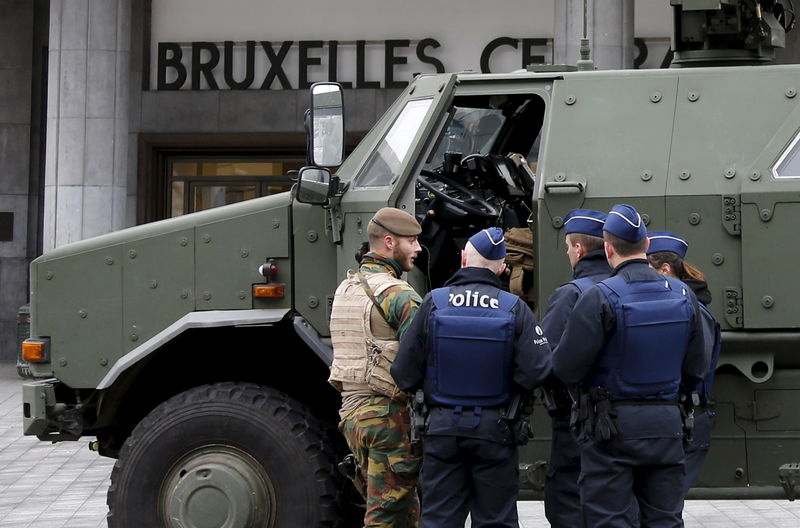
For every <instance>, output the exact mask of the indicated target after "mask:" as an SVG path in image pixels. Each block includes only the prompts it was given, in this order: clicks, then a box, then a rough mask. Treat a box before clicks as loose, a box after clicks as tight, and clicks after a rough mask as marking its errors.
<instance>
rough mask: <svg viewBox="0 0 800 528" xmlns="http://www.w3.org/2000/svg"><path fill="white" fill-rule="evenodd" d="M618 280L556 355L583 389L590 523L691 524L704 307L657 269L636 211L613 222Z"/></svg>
mask: <svg viewBox="0 0 800 528" xmlns="http://www.w3.org/2000/svg"><path fill="white" fill-rule="evenodd" d="M603 237H604V240H605V242H604V249H605V253H606V258H607V259H608V262H609V264H610V265H611V267H612V268H613V271H612V276H611V277H610V278H608V279H605V280H603V281H602V282H600V283H598V284H597V285H595V286H592V287H590V288H588V289H587V290H586V291H585V292H584V293H583V294H582V295H581V297H580V298H579V299H578V301H577V303H575V308H574V309H573V311H572V314H571V315H570V317H569V320H568V321H567V326H566V328H565V330H564V335H563V337H562V338H561V341H560V342H559V345H558V348H557V349H556V351H555V354H554V358H553V369H554V372H555V374H556V375H557V376H558V377H559V378H560V379H561V380H562V381H564V382H565V383H568V384H578V385H579V387H580V389H581V394H580V400H579V403H580V405H579V412H578V413H577V414H576V421H577V423H576V426H578V427H579V431H580V432H579V438H578V443H579V445H580V449H581V503H582V506H583V512H584V521H585V523H586V525H588V526H604V527H619V526H633V525H634V524H635V522H634V520H632V519H631V518H630V515H629V509H630V505H631V503H632V501H633V500H636V501H637V502H638V505H639V512H640V521H641V525H642V526H646V527H651V526H656V527H682V526H683V521H682V519H681V513H682V509H683V493H682V486H683V460H684V454H683V423H682V419H681V411H680V409H679V407H678V395H679V393H680V388H681V385H683V386H695V385H696V384H697V383H698V382H699V381H700V380H701V379H702V377H703V375H704V374H705V372H706V369H707V367H708V357H707V355H706V353H705V350H704V346H703V333H702V328H701V326H700V316H699V313H700V312H699V310H700V309H699V307H698V305H697V299H696V298H695V296H694V293H692V291H691V289H690V288H689V287H688V286H686V285H685V284H684V283H682V282H680V281H678V280H676V279H673V278H670V277H664V276H663V275H661V274H659V273H658V272H656V271H655V270H653V269H651V268H650V267H649V266H648V263H647V259H646V252H647V247H648V240H647V236H646V228H645V225H644V222H643V221H642V218H641V216H640V215H639V213H638V212H637V211H636V210H635V209H634V208H633V207H631V206H629V205H615V206H614V207H613V208H612V209H611V211H610V212H609V213H608V217H607V219H606V222H605V224H604V226H603Z"/></svg>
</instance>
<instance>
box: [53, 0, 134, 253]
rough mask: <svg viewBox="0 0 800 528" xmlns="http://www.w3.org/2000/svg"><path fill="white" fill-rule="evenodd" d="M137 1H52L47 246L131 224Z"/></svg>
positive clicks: (55, 245)
mask: <svg viewBox="0 0 800 528" xmlns="http://www.w3.org/2000/svg"><path fill="white" fill-rule="evenodd" d="M130 22H131V0H50V47H49V64H48V93H47V151H46V160H45V207H44V210H45V213H44V249H45V251H47V250H48V249H51V248H54V247H58V246H61V245H64V244H67V243H69V242H74V241H77V240H81V239H84V238H88V237H91V236H95V235H100V234H103V233H107V232H109V231H113V230H115V229H119V228H121V227H123V226H124V225H125V202H126V176H127V163H128V156H127V150H128V99H129V95H128V90H129V84H128V75H129V72H128V65H129V61H130Z"/></svg>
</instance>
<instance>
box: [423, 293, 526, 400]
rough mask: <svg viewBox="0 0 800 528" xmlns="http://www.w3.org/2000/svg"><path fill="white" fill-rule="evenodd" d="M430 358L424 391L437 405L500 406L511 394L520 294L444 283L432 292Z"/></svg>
mask: <svg viewBox="0 0 800 528" xmlns="http://www.w3.org/2000/svg"><path fill="white" fill-rule="evenodd" d="M431 298H432V300H433V303H434V305H435V307H436V309H435V310H433V312H432V314H431V321H430V346H431V351H432V354H431V359H430V362H429V366H428V369H427V375H426V378H425V395H426V397H427V399H428V402H429V403H431V404H433V405H443V406H449V407H458V406H462V407H498V406H501V405H505V404H506V403H508V401H509V400H510V397H511V381H512V369H513V356H514V328H515V317H514V313H513V312H512V310H513V309H514V306H516V304H517V302H518V301H519V298H518V297H517V296H516V295H512V294H510V293H507V292H504V291H500V290H498V296H497V297H492V296H490V295H487V294H486V293H483V292H479V291H474V290H466V291H464V292H452V291H451V290H450V289H449V288H439V289H436V290H433V292H431Z"/></svg>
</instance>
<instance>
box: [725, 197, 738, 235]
mask: <svg viewBox="0 0 800 528" xmlns="http://www.w3.org/2000/svg"><path fill="white" fill-rule="evenodd" d="M722 225H723V226H725V230H726V231H728V233H729V234H731V235H734V236H741V235H742V201H741V199H740V198H739V195H738V194H727V195H723V196H722Z"/></svg>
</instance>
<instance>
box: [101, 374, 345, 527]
mask: <svg viewBox="0 0 800 528" xmlns="http://www.w3.org/2000/svg"><path fill="white" fill-rule="evenodd" d="M335 463H336V453H335V450H334V448H333V445H332V443H331V442H330V439H329V437H328V435H327V433H326V432H325V427H324V426H323V424H322V423H321V422H319V421H318V420H317V419H316V418H314V417H313V416H312V414H311V412H310V411H309V410H308V409H307V408H306V407H304V406H303V405H301V404H300V403H298V402H297V401H295V400H292V399H291V398H289V397H288V396H286V395H285V394H283V393H281V392H279V391H276V390H274V389H270V388H266V387H260V386H258V385H254V384H246V383H221V384H215V385H204V386H201V387H196V388H194V389H191V390H188V391H186V392H183V393H181V394H178V395H177V396H174V397H173V398H171V399H169V400H167V401H166V402H164V403H162V404H161V405H159V406H158V407H156V408H155V409H154V410H153V411H152V412H151V413H150V414H149V415H147V416H146V417H145V418H144V419H143V420H142V421H141V422H140V423H139V424H138V425H137V426H136V428H135V429H134V430H133V433H132V434H131V435H130V437H129V438H128V439H127V440H126V441H125V445H124V446H123V448H122V449H121V450H120V456H119V460H117V463H116V464H115V465H114V470H113V471H112V473H111V486H110V488H109V490H108V508H109V515H108V526H109V527H110V528H142V527H146V526H152V527H156V526H158V527H181V528H205V527H212V526H213V527H224V528H256V527H257V528H262V527H275V528H299V527H316V526H331V527H332V526H337V525H338V514H337V507H338V501H339V491H338V489H337V483H338V480H339V479H338V475H337V473H336V465H335Z"/></svg>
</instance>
